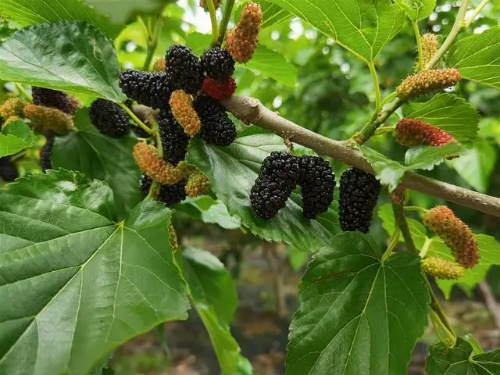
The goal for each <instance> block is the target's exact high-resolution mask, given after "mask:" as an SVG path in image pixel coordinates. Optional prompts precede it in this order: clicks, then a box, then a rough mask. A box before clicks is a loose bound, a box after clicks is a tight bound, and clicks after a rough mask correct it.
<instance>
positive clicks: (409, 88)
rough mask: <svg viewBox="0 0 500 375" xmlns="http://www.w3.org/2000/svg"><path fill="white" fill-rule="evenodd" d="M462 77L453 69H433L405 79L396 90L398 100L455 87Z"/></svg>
mask: <svg viewBox="0 0 500 375" xmlns="http://www.w3.org/2000/svg"><path fill="white" fill-rule="evenodd" d="M461 78H462V76H461V75H460V72H459V71H458V70H456V69H453V68H447V69H434V70H428V71H425V72H420V73H416V74H413V75H411V76H409V77H407V78H406V79H405V80H404V81H403V82H402V83H401V84H400V85H399V86H398V88H397V94H398V98H399V99H401V100H405V101H406V100H408V99H411V98H416V97H418V96H420V95H425V94H428V93H431V92H433V91H436V90H443V89H446V88H448V87H451V86H455V85H456V84H457V83H458V81H460V79H461Z"/></svg>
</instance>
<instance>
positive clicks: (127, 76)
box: [120, 70, 174, 109]
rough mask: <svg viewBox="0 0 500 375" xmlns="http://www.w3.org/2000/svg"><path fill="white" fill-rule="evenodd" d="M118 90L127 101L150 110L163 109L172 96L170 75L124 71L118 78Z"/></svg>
mask: <svg viewBox="0 0 500 375" xmlns="http://www.w3.org/2000/svg"><path fill="white" fill-rule="evenodd" d="M120 88H121V89H122V91H123V93H124V94H125V95H127V97H128V98H129V99H132V100H135V101H136V102H137V103H139V104H143V105H146V106H148V107H152V108H156V109H158V108H164V107H165V106H168V101H169V100H170V96H171V95H172V92H173V91H174V90H173V86H172V81H171V78H170V75H168V74H166V73H157V72H155V73H150V72H139V71H137V70H126V71H124V72H123V73H122V74H121V76H120Z"/></svg>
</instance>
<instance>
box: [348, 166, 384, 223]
mask: <svg viewBox="0 0 500 375" xmlns="http://www.w3.org/2000/svg"><path fill="white" fill-rule="evenodd" d="M379 194H380V183H379V182H378V181H377V179H376V178H375V177H374V176H373V175H371V174H369V173H366V172H365V171H362V170H360V169H357V168H354V167H353V168H349V169H348V170H347V171H345V172H344V173H343V174H342V177H341V178H340V205H339V206H340V207H339V215H340V226H341V228H342V230H343V231H359V232H363V233H368V231H369V230H370V224H371V221H372V215H373V210H374V209H375V206H376V205H377V199H378V196H379Z"/></svg>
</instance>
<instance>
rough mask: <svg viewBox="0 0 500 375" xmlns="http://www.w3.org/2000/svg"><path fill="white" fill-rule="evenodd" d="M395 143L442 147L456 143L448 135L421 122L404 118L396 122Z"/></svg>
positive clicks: (409, 145) (410, 145)
mask: <svg viewBox="0 0 500 375" xmlns="http://www.w3.org/2000/svg"><path fill="white" fill-rule="evenodd" d="M394 138H395V139H396V141H398V142H399V143H401V144H402V145H404V146H408V147H412V146H420V145H428V146H444V145H446V144H448V143H450V142H456V140H455V138H453V137H452V136H451V135H450V134H448V133H447V132H445V131H444V130H441V129H439V128H437V127H435V126H434V125H431V124H428V123H426V122H424V121H422V120H417V119H412V118H404V119H402V120H400V121H399V122H398V125H397V126H396V131H395V132H394Z"/></svg>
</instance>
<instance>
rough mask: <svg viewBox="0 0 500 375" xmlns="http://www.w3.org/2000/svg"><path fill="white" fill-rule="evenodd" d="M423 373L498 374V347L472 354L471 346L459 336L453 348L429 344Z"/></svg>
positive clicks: (429, 374) (499, 364) (499, 363)
mask: <svg viewBox="0 0 500 375" xmlns="http://www.w3.org/2000/svg"><path fill="white" fill-rule="evenodd" d="M425 373H426V374H428V375H455V374H456V375H461V374H464V375H466V374H467V375H469V374H470V375H494V374H500V349H497V350H494V351H491V352H487V353H482V354H478V355H473V347H472V345H471V344H469V343H468V342H467V341H465V340H464V339H462V338H461V337H459V338H458V339H457V342H456V344H455V346H454V347H453V348H449V347H447V346H446V345H444V344H441V343H440V344H437V345H434V346H431V348H430V354H429V356H428V357H427V361H426V365H425Z"/></svg>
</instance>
